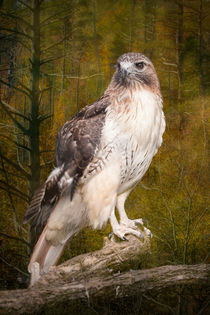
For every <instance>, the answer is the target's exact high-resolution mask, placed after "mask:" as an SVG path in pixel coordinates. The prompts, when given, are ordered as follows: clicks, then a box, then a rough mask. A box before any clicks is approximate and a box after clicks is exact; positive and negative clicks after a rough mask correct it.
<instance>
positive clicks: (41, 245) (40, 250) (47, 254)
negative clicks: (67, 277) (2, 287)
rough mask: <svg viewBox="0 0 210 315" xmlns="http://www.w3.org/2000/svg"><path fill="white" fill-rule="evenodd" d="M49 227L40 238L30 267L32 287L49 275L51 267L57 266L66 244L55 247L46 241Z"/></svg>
mask: <svg viewBox="0 0 210 315" xmlns="http://www.w3.org/2000/svg"><path fill="white" fill-rule="evenodd" d="M47 229H48V225H46V226H45V228H44V230H43V232H42V234H41V235H40V237H39V240H38V242H37V243H36V246H35V247H34V250H33V254H32V256H31V259H30V263H29V265H28V271H29V272H30V273H31V283H30V284H31V285H33V284H34V283H35V282H36V281H37V280H38V279H39V278H40V276H41V275H42V274H44V273H47V272H48V271H49V268H50V267H51V266H55V265H56V264H57V262H58V260H59V258H60V256H61V255H62V252H63V250H64V248H65V245H66V242H67V240H66V241H65V242H64V243H58V244H56V245H53V244H52V243H51V242H50V241H48V240H47V239H46V234H47Z"/></svg>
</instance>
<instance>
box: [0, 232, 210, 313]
mask: <svg viewBox="0 0 210 315" xmlns="http://www.w3.org/2000/svg"><path fill="white" fill-rule="evenodd" d="M149 249H150V241H149V239H148V238H146V239H145V240H144V242H142V241H140V240H138V239H136V238H135V237H132V236H129V237H128V241H127V242H120V243H115V242H112V241H109V240H107V239H106V241H105V245H104V247H103V248H102V249H101V250H100V251H96V252H93V253H87V254H84V255H80V256H77V257H75V258H73V259H71V260H69V261H67V262H65V263H64V264H62V265H60V266H58V267H54V268H53V269H52V270H51V271H50V272H49V273H48V274H46V275H45V276H43V277H42V278H41V279H40V280H39V281H38V282H37V283H36V284H35V285H34V286H33V287H31V288H28V289H23V290H12V291H2V292H1V295H0V313H1V314H29V313H30V314H54V313H55V314H59V313H62V314H75V312H78V311H80V313H81V314H83V312H86V314H92V313H93V314H94V312H92V313H91V312H90V310H88V307H90V304H91V303H93V305H96V304H97V303H100V305H102V304H103V305H107V304H106V303H108V302H110V301H113V300H118V301H120V299H124V298H126V299H129V298H130V297H135V296H140V295H142V294H147V293H148V292H154V291H155V292H160V291H161V290H162V289H164V290H165V289H167V288H171V287H177V286H181V285H195V286H199V287H206V286H207V285H208V284H209V278H208V276H209V272H210V266H209V265H204V264H201V265H179V266H163V267H157V268H152V269H146V270H131V269H130V270H129V269H128V268H129V266H130V265H131V262H132V265H133V263H135V261H142V259H143V257H145V254H146V253H147V254H148V252H149ZM126 269H127V270H129V271H123V270H126ZM119 270H121V271H122V272H120V271H119ZM81 303H82V304H81ZM159 304H160V303H159ZM76 305H77V306H78V305H83V306H82V307H83V311H81V307H80V309H79V310H78V308H77V307H76ZM75 307H76V308H75ZM55 310H56V311H55ZM103 313H104V312H103V311H100V314H103ZM84 314H85V313H84ZM127 314H130V313H129V312H128V313H127Z"/></svg>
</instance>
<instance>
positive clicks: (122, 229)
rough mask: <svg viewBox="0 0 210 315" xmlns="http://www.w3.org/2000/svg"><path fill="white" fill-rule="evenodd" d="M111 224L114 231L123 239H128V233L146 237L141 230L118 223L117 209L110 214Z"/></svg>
mask: <svg viewBox="0 0 210 315" xmlns="http://www.w3.org/2000/svg"><path fill="white" fill-rule="evenodd" d="M110 224H111V227H112V231H113V233H114V234H115V235H116V236H118V237H119V238H121V239H122V240H126V237H125V235H126V234H133V235H135V236H137V237H140V238H143V239H144V236H143V235H142V233H141V232H140V231H138V230H135V229H132V228H130V227H128V226H126V225H122V224H119V223H118V221H117V218H116V216H115V209H114V210H113V211H112V213H111V215H110Z"/></svg>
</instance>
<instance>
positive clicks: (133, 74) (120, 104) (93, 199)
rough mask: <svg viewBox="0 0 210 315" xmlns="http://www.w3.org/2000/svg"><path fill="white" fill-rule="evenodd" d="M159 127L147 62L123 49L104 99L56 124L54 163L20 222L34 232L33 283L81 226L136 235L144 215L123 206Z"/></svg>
mask: <svg viewBox="0 0 210 315" xmlns="http://www.w3.org/2000/svg"><path fill="white" fill-rule="evenodd" d="M164 130H165V119H164V114H163V111H162V100H161V93H160V86H159V81H158V77H157V74H156V71H155V69H154V66H153V64H152V62H151V61H150V60H149V59H148V58H147V57H145V56H144V55H141V54H139V53H127V54H124V55H122V56H121V57H120V58H119V59H118V61H117V67H116V71H115V73H114V75H113V77H112V80H111V82H110V84H109V86H108V88H107V89H106V91H105V92H104V94H103V95H102V97H101V98H100V99H99V100H98V101H96V102H95V103H93V104H91V105H87V106H86V107H85V108H83V109H82V110H81V111H80V112H79V113H78V114H76V116H74V117H73V118H72V119H71V120H69V121H67V122H66V123H65V124H64V125H63V127H62V128H61V130H60V132H59V134H58V136H57V143H56V166H57V167H56V168H55V169H54V170H53V171H52V172H51V174H50V176H49V177H48V179H47V180H46V182H45V183H44V184H43V185H42V186H41V187H40V189H39V190H38V191H37V192H36V193H35V195H34V197H33V198H32V201H31V203H30V206H29V208H28V210H27V212H26V215H25V221H28V220H31V225H32V227H33V228H35V229H36V231H37V233H38V235H39V239H38V241H37V243H36V246H35V248H34V250H33V253H32V256H31V260H30V264H29V267H28V269H29V272H30V273H32V277H31V283H32V284H33V283H34V282H35V281H36V280H37V279H38V278H39V276H40V274H43V273H45V272H47V271H48V270H49V268H50V266H52V265H55V264H56V263H57V261H58V259H59V257H60V255H61V253H62V251H63V249H64V247H65V245H66V243H67V241H69V240H70V239H71V238H72V237H73V236H74V235H75V234H76V233H78V232H79V231H80V230H81V229H82V228H83V227H86V226H91V227H92V228H93V229H98V228H99V229H100V228H101V227H102V226H103V225H105V224H106V223H107V221H108V220H110V223H111V226H112V230H113V233H114V234H115V235H117V236H118V237H120V238H121V239H124V238H125V235H126V234H134V235H136V236H137V237H142V235H141V232H140V231H139V230H136V228H135V227H136V223H140V224H143V222H142V219H136V220H130V219H128V217H127V215H126V212H125V209H124V204H125V200H126V198H127V197H128V195H129V193H130V191H131V190H132V189H133V188H134V187H135V186H136V184H137V183H138V182H139V181H140V180H141V178H142V176H143V175H144V174H145V172H146V171H147V169H148V167H149V165H150V163H151V161H152V158H153V156H154V155H155V154H156V152H157V150H158V148H159V147H160V145H161V143H162V135H163V132H164ZM115 207H116V208H117V210H118V212H119V217H120V222H118V220H117V219H116V216H115ZM145 231H146V232H147V233H148V234H150V231H149V230H148V229H146V228H145Z"/></svg>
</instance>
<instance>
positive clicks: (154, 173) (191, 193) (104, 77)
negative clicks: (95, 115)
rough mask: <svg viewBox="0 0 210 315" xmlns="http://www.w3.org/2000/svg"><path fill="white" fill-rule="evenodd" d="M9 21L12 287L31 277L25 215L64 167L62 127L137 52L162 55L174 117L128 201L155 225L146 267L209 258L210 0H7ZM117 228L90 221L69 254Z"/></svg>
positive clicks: (6, 153)
mask: <svg viewBox="0 0 210 315" xmlns="http://www.w3.org/2000/svg"><path fill="white" fill-rule="evenodd" d="M0 24H1V30H0V40H1V41H0V96H1V98H0V191H1V192H0V261H1V267H0V281H1V288H2V289H6V288H9V289H10V288H20V287H25V286H27V283H28V273H27V264H28V261H29V255H30V247H31V245H30V238H29V234H30V233H29V226H28V225H23V224H22V220H23V216H24V213H25V211H26V208H27V204H28V202H29V201H30V198H31V196H32V194H33V192H34V191H35V190H36V188H37V187H38V185H39V184H40V183H41V182H43V181H44V180H45V179H46V178H47V176H48V174H49V173H50V171H51V170H52V169H53V168H54V166H55V163H54V155H55V140H56V135H57V132H58V131H59V129H60V128H61V126H62V125H63V123H64V122H65V121H66V120H69V119H70V118H71V117H72V116H73V115H74V114H75V113H76V112H77V111H78V110H80V109H81V108H82V107H83V106H85V105H86V104H89V103H91V102H94V101H95V100H97V99H98V98H99V97H100V96H101V95H102V93H103V91H104V90H105V88H106V87H107V85H108V83H109V82H110V79H111V77H112V74H113V72H114V65H115V64H116V60H117V58H118V57H119V56H120V55H121V54H123V53H125V52H129V51H137V52H140V53H143V54H145V55H146V56H148V57H149V58H150V59H151V60H152V62H153V63H154V65H155V68H156V70H157V73H158V76H159V79H160V84H161V91H162V95H163V101H164V102H163V104H164V112H165V115H166V121H167V127H166V132H165V134H164V141H163V145H162V147H161V149H160V150H159V152H158V154H157V155H156V156H155V158H154V159H153V162H152V164H151V166H150V169H149V171H148V172H147V174H146V175H145V176H144V178H143V180H142V182H141V183H140V184H139V185H138V186H137V187H136V189H135V190H134V191H133V192H132V193H131V195H130V197H129V199H128V201H127V204H126V207H127V213H128V215H129V217H130V218H138V217H143V218H145V219H147V220H148V222H149V228H150V229H151V231H152V233H153V235H154V237H153V239H152V241H151V243H152V248H151V254H150V255H148V257H145V260H144V262H143V263H142V262H141V264H140V266H137V267H138V268H150V267H154V266H161V265H166V264H195V263H206V262H207V260H208V258H209V249H208V246H207V240H208V236H209V229H208V218H209V217H208V211H209V200H208V189H207V187H208V159H207V157H208V155H207V152H208V130H207V121H208V117H209V107H208V106H207V104H208V103H209V84H210V76H209V67H208V60H209V56H210V32H209V25H210V18H209V1H208V0H192V1H191V0H190V1H185V0H130V1H129V0H116V1H112V0H106V1H99V0H90V1H86V0H62V1H60V0H53V1H52V0H6V1H2V0H1V1H0ZM110 231H111V229H110V226H109V225H108V226H107V227H106V229H104V230H102V231H92V230H90V229H84V230H82V231H81V232H80V233H79V234H78V235H77V236H76V237H75V238H74V240H73V241H72V242H71V244H69V246H68V248H67V249H66V252H65V254H64V256H63V258H62V260H66V259H68V258H70V257H73V256H75V255H79V254H80V253H85V252H89V251H93V250H96V249H99V248H101V246H102V243H103V237H104V236H107V235H108V233H109V232H110Z"/></svg>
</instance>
